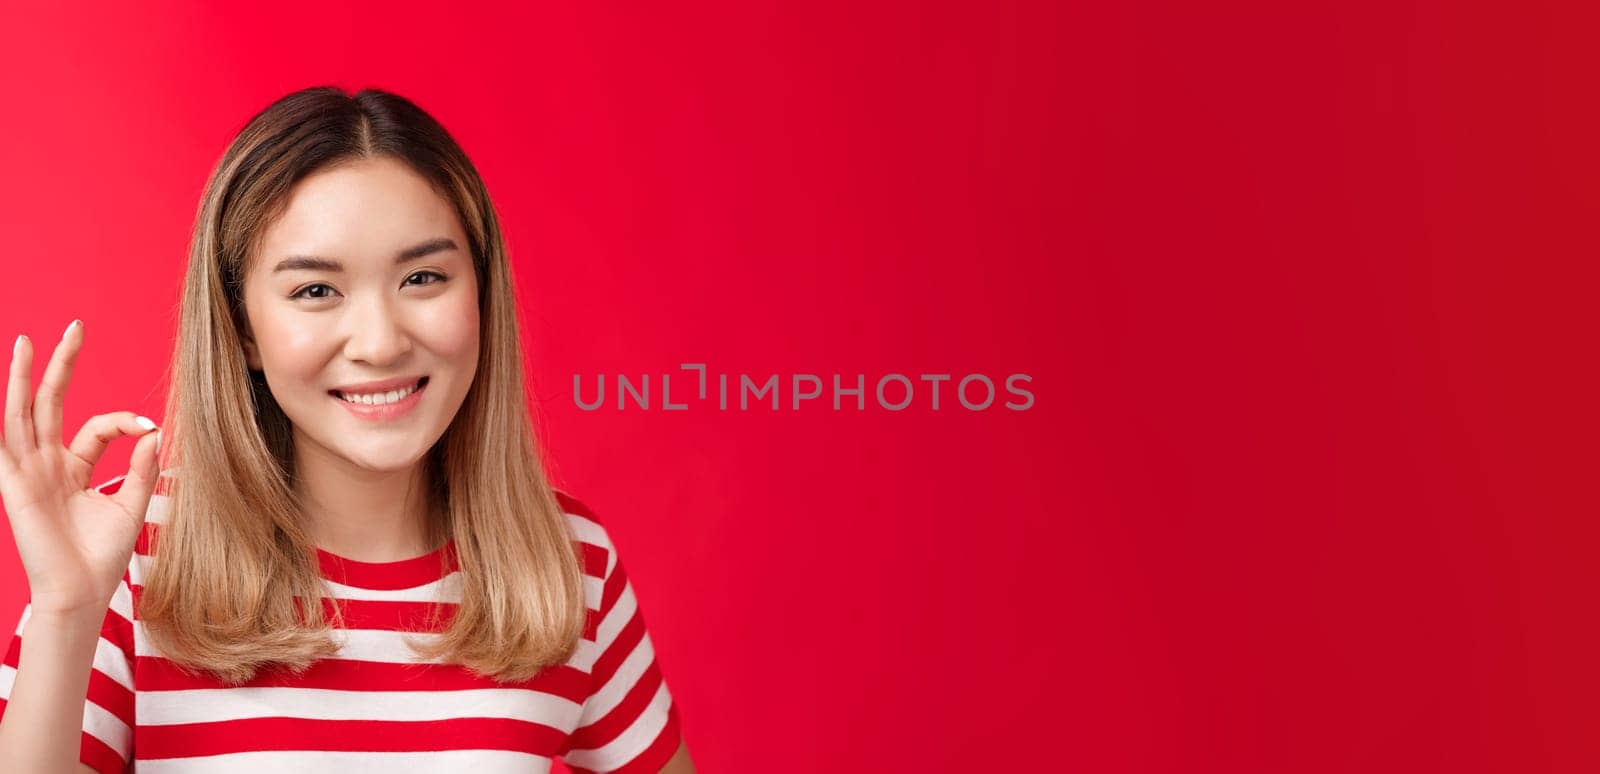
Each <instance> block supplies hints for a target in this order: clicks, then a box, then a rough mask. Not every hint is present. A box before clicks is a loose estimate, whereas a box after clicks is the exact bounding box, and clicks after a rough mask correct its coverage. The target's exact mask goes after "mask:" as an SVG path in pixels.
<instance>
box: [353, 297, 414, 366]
mask: <svg viewBox="0 0 1600 774" xmlns="http://www.w3.org/2000/svg"><path fill="white" fill-rule="evenodd" d="M345 325H346V326H347V328H346V337H345V343H344V356H345V357H346V358H348V359H350V360H352V361H360V362H364V363H370V364H372V365H375V366H388V365H392V364H394V363H395V362H397V361H398V360H400V359H401V358H403V357H405V355H406V353H408V352H410V351H411V337H410V335H409V334H408V333H407V331H406V324H405V321H404V320H402V319H400V317H399V316H398V315H397V314H395V312H394V311H393V310H392V309H390V308H389V303H388V301H387V300H386V299H385V298H383V297H382V296H378V297H372V296H368V297H367V298H366V299H364V300H362V301H360V302H355V303H353V304H352V308H351V311H350V314H349V315H348V316H347V317H346V319H345Z"/></svg>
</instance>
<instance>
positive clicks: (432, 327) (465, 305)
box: [419, 296, 478, 364]
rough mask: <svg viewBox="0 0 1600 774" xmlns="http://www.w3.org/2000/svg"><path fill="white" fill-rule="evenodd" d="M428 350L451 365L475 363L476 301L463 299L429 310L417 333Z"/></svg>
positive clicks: (467, 297)
mask: <svg viewBox="0 0 1600 774" xmlns="http://www.w3.org/2000/svg"><path fill="white" fill-rule="evenodd" d="M419 330H421V331H422V332H423V333H422V334H421V335H423V336H426V337H427V339H426V341H427V342H428V348H429V349H431V350H433V351H434V352H435V353H438V354H439V355H440V356H441V357H445V358H447V359H449V360H451V361H455V362H458V363H462V364H465V363H469V362H476V358H477V355H478V305H477V299H476V298H475V297H471V296H465V297H464V298H463V299H462V300H459V301H455V302H453V303H450V304H440V305H438V306H435V307H433V308H431V309H429V310H428V313H427V315H426V316H425V317H424V319H423V321H422V326H421V328H420V329H419Z"/></svg>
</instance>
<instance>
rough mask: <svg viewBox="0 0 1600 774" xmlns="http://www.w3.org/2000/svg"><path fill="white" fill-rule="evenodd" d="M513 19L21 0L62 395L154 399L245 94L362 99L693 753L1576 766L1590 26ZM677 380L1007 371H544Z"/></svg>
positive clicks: (589, 9) (1092, 11) (1587, 602)
mask: <svg viewBox="0 0 1600 774" xmlns="http://www.w3.org/2000/svg"><path fill="white" fill-rule="evenodd" d="M39 5H43V4H39ZM212 5H213V6H218V4H212ZM504 5H505V7H500V8H489V7H483V8H474V9H468V8H466V5H465V4H446V5H444V6H439V5H437V4H419V5H409V4H404V3H392V2H391V3H382V4H367V5H360V6H351V7H348V8H339V7H334V6H323V5H320V4H317V5H312V4H298V3H282V4H279V5H278V7H277V8H275V9H274V10H273V11H272V12H270V13H264V12H261V11H258V10H254V9H252V10H243V9H241V10H238V11H232V10H223V9H222V8H221V7H220V6H218V7H208V6H206V5H202V4H192V5H191V4H174V3H151V4H138V6H137V8H134V7H124V6H122V5H120V4H110V3H107V4H104V6H103V7H101V8H98V9H96V10H94V11H92V12H84V11H82V10H79V9H75V8H74V9H68V8H65V7H63V8H61V9H49V10H42V9H38V8H22V7H17V6H15V5H12V6H7V7H6V10H5V11H4V12H3V14H4V18H3V21H0V126H3V130H0V131H3V132H4V134H3V137H4V142H3V143H0V170H3V173H0V174H3V180H4V183H5V184H4V185H3V186H0V230H3V233H4V239H5V247H4V250H5V258H4V267H5V269H6V274H5V282H3V283H0V336H4V337H10V336H12V335H14V334H15V333H22V332H25V333H28V334H30V335H31V336H33V337H34V339H35V340H36V341H38V342H41V345H43V343H45V342H54V341H55V339H56V337H57V336H58V335H59V332H60V330H61V328H62V327H63V326H65V324H66V323H67V322H68V321H69V320H71V319H72V318H73V317H81V318H82V319H83V320H84V321H85V323H86V330H87V345H86V350H85V352H84V356H83V359H82V360H81V362H80V364H79V366H78V370H77V374H78V375H77V378H76V381H75V383H74V385H73V390H72V393H71V394H70V395H69V398H68V403H67V417H66V419H67V424H68V427H69V428H76V427H77V426H78V425H79V424H81V423H82V422H83V421H84V420H85V419H87V418H88V417H89V416H90V415H92V414H95V413H99V412H102V411H111V410H118V409H134V410H138V411H141V412H144V413H145V414H147V415H149V416H152V417H154V418H157V419H158V420H159V418H160V414H159V411H160V397H161V394H162V393H161V388H162V385H160V384H159V380H160V378H161V373H162V369H163V367H164V365H165V363H164V360H163V358H164V357H165V356H166V354H167V352H168V346H169V342H170V337H171V335H172V332H173V318H174V314H175V304H176V300H177V290H178V283H179V281H180V279H181V272H182V266H183V261H184V255H185V249H186V246H187V242H188V239H189V234H190V228H191V227H192V223H193V217H194V211H195V206H196V203H197V201H198V199H199V195H200V190H201V186H202V185H203V183H204V181H205V178H206V175H207V173H208V172H209V171H210V168H211V165H212V164H213V163H214V162H215V161H216V159H217V158H218V156H219V155H220V154H221V152H222V150H223V148H224V146H225V145H226V143H227V141H228V140H229V139H230V138H231V137H232V135H233V133H234V132H235V131H237V130H238V128H239V127H240V126H242V124H243V122H244V121H245V120H247V119H248V118H249V116H250V115H252V114H253V113H254V112H255V111H257V110H259V109H260V108H262V107H264V106H265V105H266V104H267V103H268V102H270V101H271V100H272V99H274V98H276V97H278V96H280V95H282V94H283V93H286V92H288V91H291V90H294V89H297V88H301V87H304V86H309V85H318V84H323V83H330V84H334V85H338V86H343V87H346V88H348V89H356V88H360V87H362V86H368V85H371V86H377V87H381V88H387V89H391V90H394V91H397V92H399V93H401V94H404V95H406V96H408V97H410V98H412V99H413V100H415V101H417V102H418V103H419V104H420V105H422V106H423V107H424V108H425V109H427V110H429V111H430V112H432V113H434V114H435V115H436V116H437V117H438V118H439V119H440V120H441V121H442V122H443V123H444V124H445V125H446V127H447V128H449V129H450V130H451V131H452V132H453V133H454V134H455V136H456V137H457V139H458V140H459V141H460V142H461V143H462V145H463V146H464V147H465V148H466V149H467V152H468V153H469V154H470V155H471V156H472V157H473V159H474V160H475V161H476V163H477V164H478V165H479V167H480V169H481V171H482V173H483V175H484V177H485V178H486V180H487V183H488V186H489V189H490V191H491V194H492V195H493V197H494V199H495V202H496V205H497V206H498V208H499V211H500V213H501V215H502V216H503V218H504V222H505V226H506V231H507V234H508V239H509V243H510V247H511V252H512V256H513V261H514V268H515V271H516V272H517V273H518V278H519V281H520V287H519V292H520V295H521V298H522V299H523V301H524V304H525V309H526V311H527V317H526V322H527V327H526V330H525V333H526V336H527V340H528V344H529V348H530V364H529V367H530V372H531V374H532V376H533V378H534V380H535V384H536V385H537V392H538V407H539V412H540V415H541V422H542V425H541V428H542V429H541V432H542V433H543V434H544V435H545V436H546V437H547V439H548V442H549V443H550V445H551V446H552V448H553V452H554V454H553V460H552V466H553V468H554V471H555V475H556V478H557V480H558V482H559V483H561V484H563V485H564V486H566V487H567V488H569V490H570V491H572V492H573V493H574V494H576V495H577V496H579V497H580V498H582V499H584V500H586V501H588V502H589V503H590V504H591V505H592V506H594V507H595V508H596V509H597V510H598V511H599V512H600V514H601V515H602V517H603V518H605V519H606V520H607V523H608V525H610V529H611V531H612V534H613V535H614V536H615V538H616V539H617V542H618V546H619V548H620V550H621V555H622V556H623V557H624V558H625V561H626V563H627V565H628V568H629V571H630V574H631V576H632V578H633V580H634V583H635V588H636V592H637V594H638V596H639V598H640V600H641V604H642V606H643V609H644V610H645V611H646V616H647V620H648V623H649V627H650V631H651V634H652V638H653V640H654V642H655V644H656V649H657V652H658V655H659V657H660V659H661V661H662V665H663V670H664V674H665V675H666V678H667V681H668V684H669V685H670V687H671V689H672V691H673V693H674V695H675V697H676V699H677V701H678V702H679V706H680V708H681V711H682V712H683V718H684V729H685V732H686V734H687V738H688V741H689V745H690V748H691V750H692V751H693V753H694V757H695V759H696V761H697V763H698V764H699V767H700V770H701V771H704V772H744V771H764V772H780V773H781V772H801V771H821V770H826V771H862V772H867V771H941V772H943V771H952V772H953V771H966V770H985V771H987V770H1007V769H1013V768H1021V769H1027V770H1036V769H1037V770H1079V771H1097V772H1145V771H1193V772H1211V771H1217V772H1223V771H1227V772H1238V771H1261V772H1276V771H1300V772H1325V771H1326V772H1332V771H1362V772H1371V771H1408V772H1415V771H1451V772H1463V771H1519V772H1525V771H1526V772H1531V771H1574V772H1576V771H1593V770H1596V769H1597V768H1600V735H1597V734H1596V733H1595V729H1596V727H1597V724H1600V659H1597V656H1596V654H1597V653H1600V628H1597V625H1596V615H1595V611H1594V605H1593V599H1594V596H1595V594H1594V592H1595V590H1596V576H1597V572H1596V569H1595V563H1594V561H1593V558H1592V557H1593V555H1594V554H1595V543H1596V538H1597V537H1600V526H1597V525H1596V523H1595V521H1594V519H1595V517H1596V516H1597V515H1600V508H1597V507H1596V506H1597V502H1596V501H1597V498H1596V496H1595V491H1594V489H1593V487H1592V481H1591V483H1590V484H1582V483H1580V482H1581V480H1583V471H1585V470H1588V471H1591V472H1592V471H1593V470H1594V469H1595V463H1596V461H1597V460H1596V457H1597V454H1596V443H1595V438H1596V433H1595V431H1596V425H1597V422H1596V411H1595V408H1594V402H1593V401H1594V396H1595V395H1596V394H1597V393H1596V387H1597V384H1596V381H1597V380H1596V378H1595V369H1594V367H1593V361H1594V357H1595V355H1594V333H1595V330H1596V327H1595V325H1594V321H1593V314H1592V313H1593V309H1594V306H1593V304H1592V301H1591V299H1592V297H1593V295H1594V289H1595V283H1594V279H1595V272H1594V270H1593V269H1592V268H1591V267H1592V264H1593V260H1594V256H1595V255H1596V250H1595V248H1596V242H1597V239H1596V233H1595V228H1594V226H1595V222H1596V221H1595V218H1594V213H1595V210H1596V205H1597V204H1600V188H1597V186H1596V181H1597V180H1600V177H1597V175H1600V149H1597V148H1600V146H1597V142H1596V138H1597V137H1600V131H1597V130H1600V111H1597V110H1596V107H1595V106H1596V97H1595V89H1594V82H1595V79H1594V76H1595V74H1596V71H1597V67H1596V65H1597V61H1596V57H1595V54H1594V53H1593V52H1594V47H1593V41H1594V40H1595V37H1596V34H1595V33H1596V26H1595V21H1596V20H1595V19H1594V18H1593V17H1592V16H1589V17H1583V18H1580V17H1579V16H1578V15H1577V13H1576V12H1574V10H1573V9H1571V8H1560V7H1555V6H1540V5H1538V4H1533V3H1514V4H1513V3H1503V4H1498V7H1496V4H1476V3H1475V4H1459V3H1445V2H1429V3H1392V2H1391V3H1340V4H1328V5H1330V6H1331V7H1327V8H1312V7H1308V5H1307V4H1301V3H1275V2H1247V3H1242V2H1222V3H1189V4H1175V3H1156V2H1131V3H1115V4H1105V3H1077V4H1072V5H1067V4H1059V3H1039V4H1029V5H1020V4H1015V3H1006V2H987V3H976V2H972V3H968V4H965V5H953V4H945V5H938V6H932V5H928V4H922V3H895V4H887V3H884V4H869V5H870V7H862V4H831V5H825V4H817V3H799V2H791V3H784V4H781V5H778V4H771V3H725V4H722V5H719V6H696V7H692V8H685V7H679V6H672V7H657V8H651V9H615V8H611V7H609V6H608V4H599V5H596V4H578V5H582V6H584V7H581V8H563V7H557V6H554V5H552V6H551V7H547V8H540V9H537V10H527V9H519V8H517V7H516V6H518V5H521V4H510V3H507V4H504ZM1574 5H1576V4H1574ZM7 340H8V339H7ZM40 361H41V362H40V363H39V364H38V367H37V368H36V374H35V375H36V377H37V375H38V374H39V373H42V371H43V362H42V361H43V358H40ZM682 362H705V363H707V364H708V365H709V367H710V368H711V370H712V373H719V372H720V373H730V374H738V373H749V374H752V375H753V376H755V377H756V378H757V379H761V378H764V377H765V376H766V375H768V374H772V373H777V374H779V375H780V379H786V378H787V376H788V375H791V374H795V373H816V374H821V375H823V377H824V378H825V379H826V378H828V376H829V375H831V374H833V373H841V374H844V375H845V378H846V379H847V380H849V379H852V378H853V376H854V375H855V374H857V373H864V374H866V375H867V379H868V381H869V385H870V383H871V382H872V380H875V379H876V378H877V377H878V376H880V375H882V374H884V373H889V372H900V373H906V374H911V375H913V376H914V375H915V374H918V373H953V374H955V375H956V377H957V378H959V377H960V376H961V375H964V374H966V373H974V372H976V373H985V374H987V375H989V376H990V377H991V378H993V379H995V380H996V381H997V382H999V381H1000V380H1001V379H1003V378H1004V377H1005V376H1006V375H1007V374H1010V373H1015V372H1022V373H1027V374H1030V375H1031V376H1032V377H1033V383H1032V385H1031V386H1032V389H1033V392H1034V393H1035V396H1036V403H1035V405H1034V407H1033V408H1032V409H1031V410H1029V411H1023V412H1016V411H1008V410H1005V409H1003V408H1000V407H999V406H998V402H997V405H996V407H994V408H992V409H990V410H988V411H984V412H970V411H966V410H964V409H961V408H959V406H955V405H954V403H953V401H952V400H951V399H950V397H951V396H950V394H949V393H946V394H945V396H944V401H943V403H942V408H941V410H940V411H938V412H934V411H931V410H930V409H929V407H928V403H927V402H926V400H923V401H919V402H918V403H916V404H915V405H914V406H913V407H912V408H911V409H908V410H906V411H903V412H898V413H891V412H888V411H884V410H882V409H879V408H876V407H875V406H872V405H871V404H870V402H869V407H868V410H867V411H865V412H859V413H858V412H855V411H844V412H840V413H837V414H835V413H833V412H832V411H831V406H830V405H829V403H828V401H827V400H826V398H824V400H819V401H812V402H811V404H808V405H807V406H806V407H804V408H803V409H802V410H800V411H789V410H784V411H780V412H776V413H774V412H772V411H771V410H770V409H763V410H751V411H748V412H743V413H741V412H737V411H730V412H720V413H719V412H717V411H715V410H714V409H707V408H706V407H703V406H702V407H697V408H695V409H692V410H689V411H684V412H673V413H666V412H662V411H659V410H655V411H648V412H641V411H617V410H616V409H615V408H614V407H613V408H608V409H603V410H599V411H595V412H583V411H579V410H578V409H577V408H576V406H575V405H574V402H573V400H572V393H571V385H572V377H573V374H584V375H585V376H587V377H589V378H591V379H592V378H593V377H594V376H595V375H597V374H599V373H606V374H608V375H614V374H616V373H619V372H620V373H627V374H630V375H634V376H637V375H638V374H642V373H652V374H660V373H662V372H665V371H674V370H676V368H677V365H678V364H679V363H682ZM868 397H869V401H870V399H871V396H870V393H869V396H868ZM1003 399H1004V396H1003V395H1002V397H1001V400H1003ZM130 448H131V444H129V443H126V442H123V443H120V444H118V445H117V446H115V447H114V448H113V450H112V452H111V453H109V454H108V456H107V458H106V459H105V460H104V461H103V462H102V464H101V466H100V469H99V470H97V480H103V479H105V478H110V477H111V476H114V475H117V474H118V473H120V472H121V471H122V470H123V468H124V466H125V464H126V459H127V454H128V451H129V449H130ZM3 534H4V537H3V538H0V541H3V542H5V543H6V545H5V546H0V620H9V621H15V620H16V616H17V615H18V614H19V613H20V611H21V609H22V606H23V604H24V602H25V601H26V599H27V590H26V584H25V579H24V576H23V574H22V571H21V567H20V564H19V563H18V561H17V559H16V553H15V549H14V547H13V546H12V545H11V544H10V542H9V541H10V534H9V531H5V532H4V533H3Z"/></svg>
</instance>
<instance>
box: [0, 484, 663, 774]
mask: <svg viewBox="0 0 1600 774" xmlns="http://www.w3.org/2000/svg"><path fill="white" fill-rule="evenodd" d="M159 482H160V483H159V484H158V486H157V487H156V490H155V494H154V495H152V497H151V499H150V507H149V509H148V510H147V512H146V518H145V522H146V524H145V529H144V533H143V534H142V535H141V536H140V538H139V540H138V542H137V544H136V546H135V549H134V553H133V557H132V560H131V561H130V562H129V566H128V571H127V573H126V574H124V575H123V578H122V582H121V583H120V584H119V585H118V586H117V591H116V593H115V594H114V595H113V596H112V598H111V604H110V608H109V610H107V612H106V617H105V623H104V626H103V627H102V629H101V632H100V640H99V643H98V645H97V647H96V650H95V654H94V665H93V671H92V672H91V673H90V677H89V690H88V697H87V700H86V702H85V704H84V712H83V734H82V737H81V747H80V755H79V757H80V759H81V760H82V761H83V762H84V763H87V764H89V765H90V766H92V767H93V768H95V769H96V770H98V771H100V772H102V774H111V773H112V772H122V771H136V772H139V774H169V773H174V774H176V773H184V774H187V773H188V772H214V771H228V772H236V773H237V774H257V773H265V772H283V771H307V772H309V771H318V772H321V771H326V772H384V774H411V773H413V772H416V773H418V774H420V773H421V772H443V771H466V772H472V773H473V774H495V773H496V772H544V771H549V770H550V768H551V761H552V760H553V759H556V758H560V759H561V760H562V761H563V762H564V763H565V764H566V765H567V766H568V767H569V768H571V769H572V770H574V771H577V772H589V771H595V772H599V771H626V772H635V771H642V772H655V771H658V770H659V769H660V768H661V766H662V765H663V764H664V763H665V762H666V761H667V759H668V758H670V757H672V754H673V752H675V751H676V750H677V748H678V744H679V740H680V731H679V725H678V710H677V707H676V705H675V704H674V703H673V701H672V695H671V694H670V693H669V692H668V691H667V685H666V682H665V681H664V680H663V678H662V675H661V669H660V666H659V665H658V664H657V661H656V659H655V653H654V651H653V649H652V648H651V645H650V637H649V635H648V634H647V633H646V632H645V624H644V618H643V616H642V614H641V613H640V611H639V607H638V604H637V602H636V601H635V599H634V594H633V588H632V586H631V585H630V584H629V583H628V578H627V575H625V574H624V573H623V569H622V564H621V562H620V561H618V559H617V553H616V549H615V548H614V546H613V545H612V543H611V540H610V538H609V537H607V535H606V531H605V529H603V528H602V527H601V526H600V523H599V521H598V520H597V519H596V518H595V516H594V514H593V512H591V511H590V510H589V509H588V508H587V507H585V506H584V505H583V504H582V503H580V502H578V501H577V500H575V499H573V498H571V497H570V496H567V495H566V494H565V493H558V500H559V502H560V504H561V507H562V510H563V511H565V512H566V518H567V521H568V523H569V524H571V526H572V531H573V534H574V536H575V537H576V539H577V542H578V547H579V549H580V551H581V553H580V555H581V557H582V559H583V562H582V563H583V565H584V573H585V577H584V596H585V598H586V599H587V606H588V608H589V614H588V625H587V627H586V631H585V633H584V636H583V639H582V640H580V642H579V644H578V648H577V650H576V652H575V653H574V655H573V656H572V658H571V659H570V660H568V661H567V662H566V663H565V664H562V665H560V666H557V667H550V668H547V669H545V670H544V671H542V672H540V673H539V674H538V675H536V676H534V677H533V678H532V679H530V680H527V681H525V682H520V683H510V684H501V683H496V682H494V681H493V680H492V679H490V678H487V677H479V676H477V675H474V674H472V673H471V672H470V671H468V670H467V669H466V668H465V667H462V666H459V665H455V664H449V663H441V662H425V661H422V660H421V659H419V658H418V657H417V656H416V654H414V653H413V652H412V651H411V649H410V647H408V646H407V644H406V641H405V640H406V638H413V639H417V638H426V637H437V636H438V634H437V632H438V631H439V630H438V629H430V628H429V627H428V626H427V625H426V621H428V619H429V615H428V614H429V613H431V612H433V608H434V607H435V606H438V608H439V610H440V612H443V613H445V615H443V616H440V617H439V618H441V619H442V620H444V621H448V619H449V615H448V613H449V611H451V610H452V609H453V608H454V605H455V603H457V602H459V601H460V598H461V597H460V593H461V586H460V580H461V577H460V571H459V569H456V565H455V564H454V558H455V553H454V544H453V543H447V544H446V545H444V546H443V547H441V548H440V549H438V550H436V551H434V552H433V553H431V554H428V555H426V556H421V557H416V558H412V559H406V560H402V561H397V562H382V563H371V562H358V561H355V560H352V559H346V558H344V557H340V556H336V555H334V554H331V553H328V552H327V551H322V550H320V549H319V550H318V561H319V563H320V566H321V570H322V575H323V578H324V580H325V582H326V584H327V586H328V589H329V593H330V594H331V596H332V597H333V599H335V600H337V601H336V602H327V603H325V604H337V605H339V606H340V607H341V609H342V610H343V613H344V616H345V627H346V628H344V629H341V630H336V632H335V634H336V636H337V637H339V638H340V650H339V652H338V654H337V655H336V656H334V657H330V658H326V659H323V660H321V661H318V662H316V663H315V664H313V665H312V666H311V667H310V668H309V669H307V670H306V671H305V672H303V673H301V674H300V675H294V674H291V673H289V672H288V671H287V670H284V669H281V668H268V669H263V670H262V671H261V672H259V673H258V674H257V676H256V677H255V678H254V679H252V680H251V681H249V682H247V683H244V684H242V685H239V686H237V687H234V686H227V685H224V684H222V683H220V682H217V681H216V680H215V679H214V678H210V677H208V676H191V675H189V674H188V673H185V672H184V671H182V670H180V669H178V668H177V666H176V665H175V664H173V663H172V662H170V661H168V660H166V659H164V658H162V656H161V654H160V653H158V652H157V651H155V650H154V649H153V647H152V646H151V644H150V642H149V640H148V639H147V638H146V637H145V634H144V629H143V626H144V625H143V623H142V622H141V621H139V620H138V617H137V615H136V611H137V609H138V607H137V605H136V604H135V602H136V600H137V599H138V598H139V593H140V589H141V588H142V582H143V578H144V576H145V575H146V573H147V565H148V563H149V562H150V560H151V557H150V555H149V548H150V538H151V536H152V535H153V534H154V533H155V532H156V531H158V530H159V529H160V526H161V523H162V521H163V520H164V518H165V516H166V509H167V508H168V507H169V506H170V503H171V490H170V487H171V485H172V482H173V478H172V477H171V475H170V474H164V475H163V476H162V478H161V479H159ZM120 483H121V481H120V479H117V480H114V481H112V482H109V483H108V484H106V485H102V488H101V491H103V492H107V493H110V492H113V491H115V488H116V487H117V486H119V485H120ZM31 611H32V606H31V605H30V606H28V607H27V608H25V609H24V610H23V612H22V621H21V623H19V624H18V626H17V633H16V636H14V637H12V639H11V645H10V647H9V648H8V649H7V651H6V655H5V662H4V665H3V666H0V713H4V711H5V699H6V698H9V697H10V695H11V687H12V685H13V682H14V680H15V677H16V674H17V672H16V667H17V661H18V656H19V655H20V653H21V645H22V643H21V638H22V636H23V634H24V630H25V629H26V627H27V622H28V616H29V613H30V612H31ZM416 632H421V634H416ZM429 632H432V633H431V634H430V633H429Z"/></svg>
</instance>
